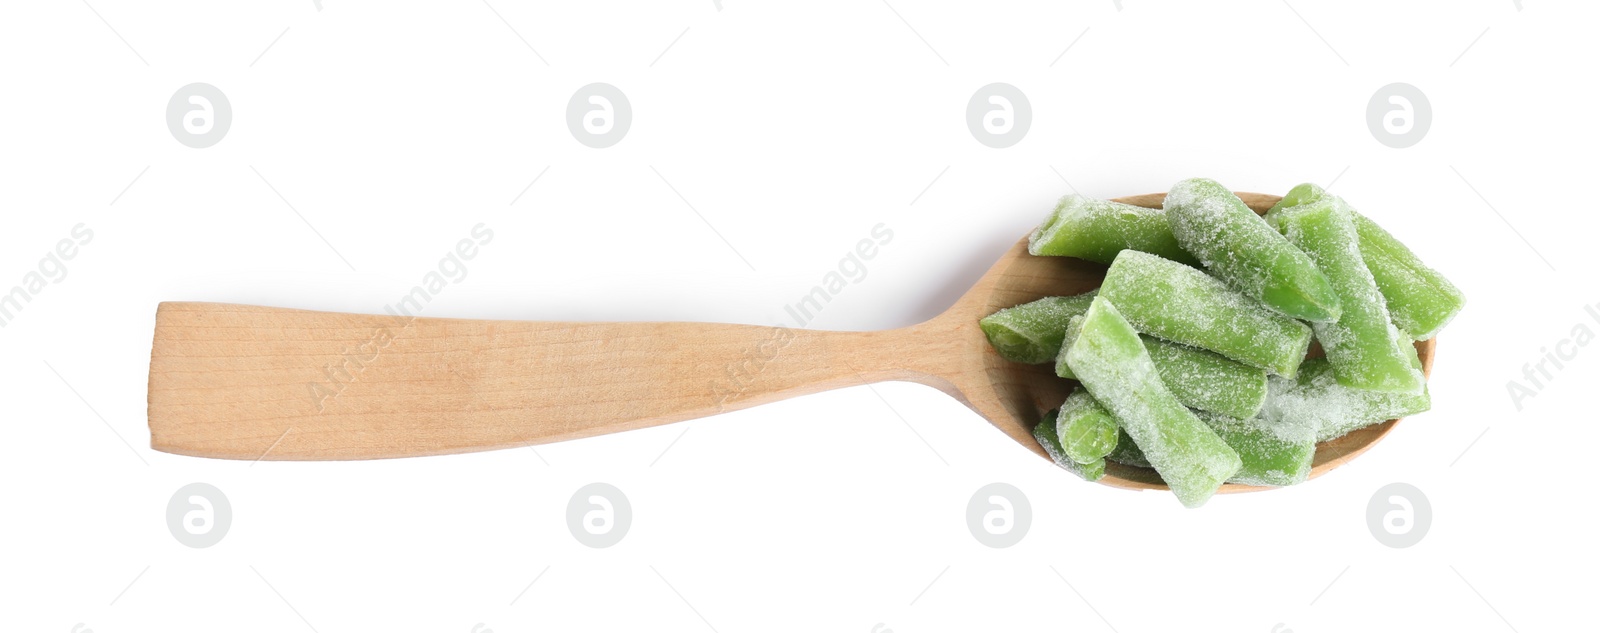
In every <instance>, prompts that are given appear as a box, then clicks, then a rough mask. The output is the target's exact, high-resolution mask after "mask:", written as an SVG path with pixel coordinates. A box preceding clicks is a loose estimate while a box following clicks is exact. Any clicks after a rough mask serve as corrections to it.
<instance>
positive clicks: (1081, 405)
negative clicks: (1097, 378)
mask: <svg viewBox="0 0 1600 633" xmlns="http://www.w3.org/2000/svg"><path fill="white" fill-rule="evenodd" d="M1056 433H1057V435H1058V439H1060V440H1061V450H1062V451H1063V452H1064V453H1066V455H1067V457H1070V458H1072V461H1075V462H1078V463H1079V464H1092V463H1095V462H1097V461H1100V460H1101V458H1104V457H1105V456H1106V455H1109V454H1110V453H1111V451H1112V449H1114V448H1116V446H1117V420H1116V419H1115V418H1113V417H1111V412H1109V411H1106V409H1105V407H1102V406H1100V403H1099V402H1096V401H1095V399H1094V396H1091V395H1089V392H1088V391H1085V390H1084V389H1083V387H1079V388H1077V389H1074V390H1072V394H1071V395H1068V396H1067V400H1066V402H1063V403H1061V408H1060V409H1058V414H1057V416H1056Z"/></svg>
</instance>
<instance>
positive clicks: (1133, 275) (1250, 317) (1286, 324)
mask: <svg viewBox="0 0 1600 633" xmlns="http://www.w3.org/2000/svg"><path fill="white" fill-rule="evenodd" d="M1099 296H1100V297H1101V298H1104V299H1108V300H1110V301H1111V302H1112V303H1113V304H1116V306H1117V309H1118V311H1119V312H1121V313H1122V315H1123V316H1124V317H1125V318H1127V319H1128V321H1129V322H1130V323H1132V324H1133V325H1134V327H1136V328H1138V329H1139V331H1141V332H1145V333H1148V334H1151V335H1154V336H1157V337H1160V338H1164V339H1167V340H1169V341H1174V342H1177V343H1183V344H1185V345H1191V346H1194V347H1198V348H1201V349H1208V350H1211V351H1213V352H1216V353H1218V354H1221V355H1223V356H1226V357H1228V358H1231V359H1233V360H1236V361H1239V362H1241V363H1244V364H1246V365H1250V366H1252V367H1261V368H1264V369H1266V370H1268V371H1271V372H1272V373H1275V374H1278V375H1280V376H1293V375H1294V372H1295V369H1296V368H1298V367H1299V366H1300V361H1301V360H1303V359H1304V358H1305V356H1306V349H1307V348H1308V347H1309V346H1310V345H1311V327H1310V326H1307V325H1306V324H1304V323H1301V322H1299V321H1296V320H1294V319H1291V318H1289V317H1286V316H1284V315H1282V314H1279V313H1277V312H1274V311H1272V310H1270V309H1268V308H1267V307H1266V306H1263V305H1261V303H1260V302H1257V301H1255V300H1253V299H1250V298H1249V297H1246V296H1244V295H1242V294H1239V293H1238V292H1235V291H1234V290H1233V289H1231V288H1229V287H1228V286H1227V284H1224V283H1222V282H1221V281H1218V280H1217V279H1214V278H1212V277H1211V276H1210V275H1207V274H1205V273H1203V272H1201V271H1199V270H1196V269H1194V268H1190V267H1188V266H1185V265H1183V264H1180V263H1177V262H1174V261H1170V260H1166V259H1162V258H1160V257H1156V256H1154V255H1150V254H1147V253H1141V252H1139V251H1123V252H1122V254H1121V255H1118V256H1117V259H1116V261H1114V262H1112V263H1111V268H1110V269H1109V270H1107V271H1106V278H1105V281H1104V282H1103V283H1102V284H1101V286H1100V294H1099ZM1074 369H1076V368H1074Z"/></svg>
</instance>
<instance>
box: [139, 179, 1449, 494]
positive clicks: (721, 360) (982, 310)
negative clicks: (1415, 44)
mask: <svg viewBox="0 0 1600 633" xmlns="http://www.w3.org/2000/svg"><path fill="white" fill-rule="evenodd" d="M1239 196H1240V197H1241V198H1242V199H1243V200H1245V202H1246V203H1247V204H1249V205H1250V207H1251V208H1252V209H1254V210H1256V211H1257V212H1258V213H1261V212H1265V211H1266V209H1267V208H1269V207H1271V206H1272V204H1274V203H1276V202H1277V201H1278V199H1279V198H1278V196H1271V195H1265V194H1250V193H1241V194H1239ZM1163 198H1164V194H1150V195H1143V196H1133V197H1128V198H1119V199H1118V200H1119V201H1120V202H1126V203H1129V204H1137V205H1141V206H1147V207H1159V206H1160V204H1161V200H1162V199H1163ZM1105 269H1106V267H1105V266H1104V265H1101V264H1095V263H1091V262H1086V261H1082V260H1077V259H1072V258H1064V257H1032V256H1029V255H1028V254H1027V240H1026V239H1023V240H1021V241H1019V242H1017V244H1016V245H1014V246H1013V247H1012V248H1011V249H1010V250H1009V251H1007V252H1006V253H1005V254H1004V255H1003V256H1001V257H1000V259H999V261H997V262H996V263H995V264H994V265H993V266H992V267H991V268H990V270H989V271H988V272H987V273H986V274H985V275H984V276H983V277H982V278H981V279H980V280H979V281H978V283H977V284H976V285H974V286H973V287H972V289H971V290H969V291H968V292H967V293H966V294H965V295H964V296H962V298H961V299H959V300H958V301H957V302H956V304H955V305H954V306H951V307H950V308H949V309H948V310H946V311H945V312H944V313H943V314H941V315H939V316H938V317H935V318H934V319H932V320H929V321H926V322H924V323H921V324H918V325H914V326H910V327H906V328H900V329H895V330H884V331H878V332H828V331H818V330H801V329H786V328H777V327H762V326H750V325H720V324H704V323H586V322H528V321H484V320H466V319H436V318H427V317H418V318H401V317H395V316H385V315H356V314H338V313H327V312H312V311H305V310H292V309H284V308H266V307H255V306H240V305H229V304H215V303H163V304H161V305H160V307H159V308H158V309H157V312H156V329H155V341H154V345H153V348H152V351H151V358H150V402H149V420H150V444H151V447H152V448H155V449H156V450H161V451H165V452H170V453H178V454H184V455H196V456H202V457H216V458H226V459H246V460H254V459H268V460H324V459H373V458H387V457H409V456H419V455H438V454H448V453H460V452H467V451H477V450H489V449H496V448H507V447H515V446H526V445H532V444H542V443H547V442H557V441H561V440H567V439H574V438H580V437H588V436H593V435H600V434H604V433H615V432H619V431H627V430H632V429H639V428H645V427H650V426H656V425H660V424H667V423H671V422H677V421H681V420H686V419H690V418H696V417H702V416H707V415H713V414H716V413H720V412H724V411H733V410H737V409H742V408H746V407H750V406H755V405H759V404H763V403H767V402H772V401H775V400H779V399H783V398H788V397H792V396H797V395H803V394H808V393H815V392H818V391H823V390H828V389H836V388H840V387H846V386H851V385H859V384H866V383H872V382H879V381H888V380H903V381H911V382H918V383H922V384H926V385H931V386H933V387H936V388H938V389H940V390H941V391H944V392H945V393H948V394H950V395H951V396H953V397H955V398H957V399H958V400H960V401H961V402H962V403H964V404H966V405H967V406H968V407H970V408H972V409H973V410H974V411H976V412H977V413H978V414H979V415H981V416H983V417H984V418H986V419H988V420H989V421H990V422H992V423H993V424H994V425H995V427H997V428H999V429H1000V430H1001V431H1002V432H1003V433H1005V434H1006V435H1007V436H1010V437H1011V438H1012V439H1013V440H1015V441H1016V442H1017V443H1018V444H1019V445H1021V446H1023V447H1025V448H1026V449H1027V450H1029V451H1032V452H1033V453H1035V454H1037V455H1039V456H1041V457H1044V452H1043V450H1042V449H1041V448H1040V447H1039V446H1038V444H1037V443H1036V442H1034V440H1033V437H1032V434H1031V429H1032V427H1033V425H1034V424H1035V423H1037V421H1038V420H1039V417H1040V415H1041V413H1042V412H1043V411H1045V410H1047V409H1050V408H1053V407H1055V406H1058V405H1059V404H1060V403H1061V401H1062V400H1063V399H1065V397H1066V395H1067V393H1068V391H1069V390H1070V388H1071V387H1072V386H1073V385H1074V384H1075V383H1072V382H1070V381H1066V380H1062V379H1060V378H1057V377H1056V376H1055V375H1054V372H1053V370H1052V368H1051V367H1050V366H1048V365H1038V366H1029V365H1019V364H1016V363H1011V362H1008V361H1006V360H1004V359H1002V358H1000V356H999V354H997V353H995V352H994V350H993V348H991V347H990V346H989V345H988V342H987V340H986V339H985V338H984V336H983V333H982V331H981V330H979V329H978V319H980V318H982V317H983V316H985V315H987V314H989V313H991V312H994V311H995V310H998V309H1000V308H1006V307H1010V306H1013V305H1017V304H1020V303H1025V302H1028V301H1032V300H1034V299H1038V298H1040V297H1044V296H1049V295H1067V294H1076V293H1080V292H1084V291H1087V290H1090V289H1092V288H1096V287H1098V286H1099V285H1100V281H1101V279H1102V278H1103V277H1104V275H1105ZM1418 352H1419V354H1420V355H1421V357H1422V361H1423V364H1424V367H1425V368H1428V369H1430V370H1431V368H1432V363H1433V342H1432V341H1427V342H1424V343H1419V344H1418ZM1393 426H1394V422H1392V421H1391V422H1389V423H1386V424H1382V425H1378V426H1375V427H1370V428H1368V429H1363V430H1361V431H1357V432H1355V433H1352V434H1350V435H1348V436H1345V437H1343V438H1340V439H1337V440H1334V441H1331V442H1327V443H1325V444H1323V445H1320V446H1319V447H1318V450H1317V456H1316V462H1315V467H1314V469H1313V476H1316V475H1320V474H1322V473H1324V472H1326V471H1327V470H1329V469H1331V468H1334V467H1336V466H1338V465H1339V464H1342V463H1344V462H1345V461H1348V460H1349V459H1351V458H1353V457H1354V456H1356V455H1358V454H1360V453H1361V452H1362V451H1364V450H1366V449H1367V448H1368V447H1370V446H1371V445H1372V443H1374V442H1376V441H1377V440H1378V439H1380V438H1382V437H1383V435H1384V434H1386V433H1387V432H1388V431H1389V430H1390V429H1391V428H1393ZM1102 482H1103V483H1106V484H1108V485H1112V486H1118V487H1124V488H1135V489H1148V488H1160V487H1161V485H1160V484H1159V482H1158V481H1157V480H1155V478H1154V473H1153V472H1151V471H1148V470H1145V469H1137V468H1128V467H1122V466H1112V467H1110V468H1108V470H1107V475H1106V477H1105V479H1103V480H1102ZM1254 489H1255V488H1251V487H1248V486H1236V485H1231V484H1230V485H1228V486H1225V487H1224V491H1242V490H1254Z"/></svg>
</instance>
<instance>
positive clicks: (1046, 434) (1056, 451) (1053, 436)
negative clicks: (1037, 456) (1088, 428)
mask: <svg viewBox="0 0 1600 633" xmlns="http://www.w3.org/2000/svg"><path fill="white" fill-rule="evenodd" d="M1058 414H1059V411H1057V410H1055V409H1051V410H1050V412H1049V413H1046V414H1044V420H1041V421H1040V422H1039V424H1037V425H1035V426H1034V427H1033V439H1034V440H1036V441H1038V442H1039V446H1040V447H1043V448H1044V452H1045V453H1046V454H1048V455H1050V461H1053V462H1055V463H1056V465H1057V466H1060V467H1061V468H1063V469H1065V470H1067V471H1070V472H1071V473H1072V474H1074V475H1077V476H1079V477H1082V478H1084V480H1086V481H1098V480H1099V479H1100V478H1101V477H1104V476H1105V474H1106V460H1104V459H1100V460H1096V461H1094V462H1091V463H1088V464H1080V463H1078V462H1076V461H1073V459H1072V458H1071V457H1068V456H1067V453H1066V451H1064V450H1062V448H1061V439H1060V437H1059V435H1057V432H1056V419H1057V415H1058Z"/></svg>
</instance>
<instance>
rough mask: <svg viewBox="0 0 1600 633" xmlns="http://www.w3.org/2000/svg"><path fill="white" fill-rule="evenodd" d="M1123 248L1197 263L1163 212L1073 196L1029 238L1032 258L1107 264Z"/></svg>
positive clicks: (1060, 203) (1058, 205)
mask: <svg viewBox="0 0 1600 633" xmlns="http://www.w3.org/2000/svg"><path fill="white" fill-rule="evenodd" d="M1124 249H1133V250H1136V251H1144V252H1146V253H1151V254H1154V255H1160V256H1162V257H1165V258H1167V259H1172V260H1176V261H1180V262H1184V263H1186V264H1192V265H1196V266H1198V265H1199V264H1200V262H1199V260H1197V259H1195V258H1194V256H1193V255H1190V254H1189V253H1188V252H1187V251H1185V250H1183V247H1181V246H1178V240H1177V239H1176V238H1174V237H1173V236H1172V227H1171V225H1169V224H1168V222H1167V214H1166V212H1165V211H1162V210H1161V209H1147V208H1144V207H1136V206H1133V205H1131V204H1122V203H1120V202H1111V201H1110V200H1096V199H1093V198H1085V197H1083V196H1080V195H1077V194H1072V195H1067V196H1062V197H1061V200H1060V201H1058V202H1056V208H1055V210H1054V211H1052V212H1051V213H1050V217H1048V218H1045V221H1044V223H1042V224H1040V225H1039V227H1038V228H1036V229H1034V231H1033V234H1031V235H1029V236H1028V254H1030V255H1059V256H1065V257H1077V258H1079V259H1087V260H1089V261H1092V262H1100V263H1102V264H1109V263H1111V260H1113V259H1116V257H1117V253H1120V252H1122V251H1123V250H1124Z"/></svg>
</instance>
